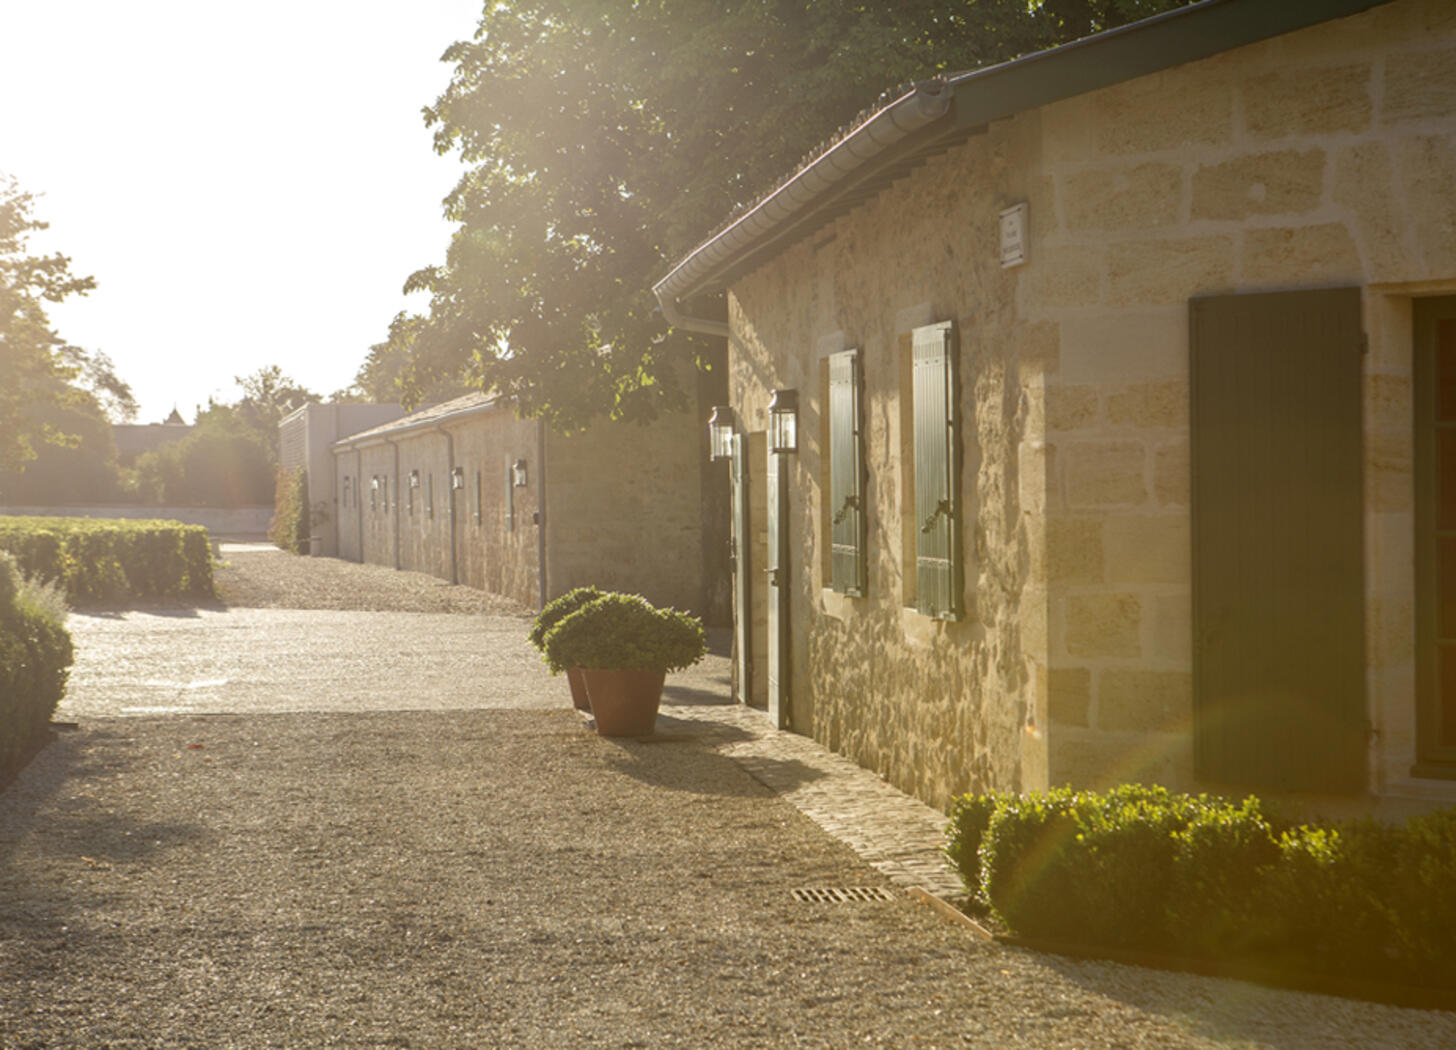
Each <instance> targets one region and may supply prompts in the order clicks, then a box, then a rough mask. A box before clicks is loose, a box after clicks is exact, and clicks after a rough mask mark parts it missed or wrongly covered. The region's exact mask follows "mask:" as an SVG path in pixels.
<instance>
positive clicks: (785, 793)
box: [662, 702, 965, 900]
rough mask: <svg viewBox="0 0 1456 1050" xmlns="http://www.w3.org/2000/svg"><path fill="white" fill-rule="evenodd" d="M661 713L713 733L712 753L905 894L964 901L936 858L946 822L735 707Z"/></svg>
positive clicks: (669, 707) (674, 708) (670, 708)
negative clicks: (725, 758)
mask: <svg viewBox="0 0 1456 1050" xmlns="http://www.w3.org/2000/svg"><path fill="white" fill-rule="evenodd" d="M662 711H663V714H665V715H668V716H669V717H673V718H682V719H691V720H693V721H695V722H698V723H700V724H702V725H704V726H708V727H712V729H711V730H710V731H709V735H706V736H705V739H708V740H714V739H715V738H716V744H715V746H716V750H717V751H718V752H719V753H720V754H723V755H727V756H728V757H730V758H732V759H733V761H735V762H736V763H738V765H739V766H741V767H742V768H743V769H744V771H745V772H747V773H748V775H749V776H751V777H753V778H754V779H755V780H757V781H758V782H759V783H761V784H763V785H764V786H765V787H767V788H769V789H770V790H772V791H774V792H775V793H776V794H778V795H779V796H780V797H782V798H783V799H785V800H786V801H788V802H790V803H792V804H793V805H794V806H795V807H796V808H797V809H798V810H799V812H801V813H803V814H804V815H805V816H807V817H808V818H809V819H810V820H812V821H814V823H816V824H818V825H819V826H820V827H821V828H823V829H824V830H825V831H826V832H828V833H829V834H830V835H832V836H833V837H834V838H836V839H838V840H839V841H840V842H843V843H844V844H845V845H847V846H848V847H849V848H850V849H852V850H854V852H855V853H857V854H858V855H859V856H860V858H861V859H863V860H864V861H866V862H867V863H869V864H870V865H871V866H872V867H874V868H875V869H876V870H878V871H880V872H882V873H883V874H884V875H885V876H886V877H887V878H889V879H890V881H891V882H894V883H895V884H896V885H899V886H904V887H905V888H906V889H909V888H912V887H916V886H918V887H920V888H922V889H925V890H928V891H929V892H931V893H933V894H934V895H935V896H937V897H940V898H942V899H945V900H949V899H955V898H959V897H962V896H964V894H965V890H964V887H963V886H962V885H961V880H960V877H959V876H958V875H957V874H956V872H955V870H954V869H953V868H951V866H950V864H949V863H948V862H947V861H946V859H945V857H944V855H943V854H942V853H941V851H940V847H941V845H942V844H943V843H944V842H945V827H946V817H945V814H944V813H941V812H940V811H939V810H937V809H935V808H933V807H931V806H927V805H926V804H925V803H923V802H920V801H919V800H917V799H913V798H911V797H909V796H908V795H906V794H904V793H903V792H900V791H897V790H896V789H895V788H893V787H891V786H890V785H889V784H887V783H885V782H884V781H883V780H881V779H880V778H879V777H878V776H876V775H875V774H874V773H872V772H870V771H869V770H867V769H864V768H863V767H861V766H859V765H856V764H855V763H854V762H851V761H850V760H849V759H847V758H845V757H844V756H842V755H836V754H834V753H832V752H830V751H828V750H826V749H825V748H824V747H823V746H822V745H820V744H819V743H818V742H817V741H815V740H812V739H810V738H809V737H805V736H800V735H798V734H796V733H789V732H784V731H783V730H779V729H775V728H774V727H773V726H772V725H771V724H770V723H769V721H768V717H767V716H766V715H765V714H764V713H763V712H762V711H759V710H756V709H754V708H749V707H744V706H742V705H741V704H732V705H682V706H679V705H674V704H671V703H668V702H664V703H663V708H662Z"/></svg>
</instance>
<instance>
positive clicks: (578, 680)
mask: <svg viewBox="0 0 1456 1050" xmlns="http://www.w3.org/2000/svg"><path fill="white" fill-rule="evenodd" d="M566 681H567V682H568V683H569V684H570V685H571V706H572V707H574V708H576V709H577V710H578V711H590V710H591V702H590V701H589V700H587V698H586V679H584V678H583V677H582V676H581V668H580V667H568V668H567V669H566Z"/></svg>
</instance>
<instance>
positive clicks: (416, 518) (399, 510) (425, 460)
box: [392, 430, 451, 580]
mask: <svg viewBox="0 0 1456 1050" xmlns="http://www.w3.org/2000/svg"><path fill="white" fill-rule="evenodd" d="M396 444H397V445H398V447H399V483H398V484H399V490H398V492H397V493H396V506H395V507H393V508H392V513H393V514H394V519H395V522H396V528H398V530H399V564H398V566H397V567H398V568H400V569H404V570H407V571H410V572H424V573H428V574H429V575H431V576H438V577H440V578H441V579H445V580H448V579H450V578H451V575H450V569H451V563H450V550H451V528H450V516H451V513H450V512H451V506H450V503H451V501H450V459H449V443H448V442H447V441H446V439H445V435H444V434H442V433H440V432H438V431H434V430H424V431H414V432H412V433H406V434H403V435H401V436H400V437H399V438H398V439H397V441H396Z"/></svg>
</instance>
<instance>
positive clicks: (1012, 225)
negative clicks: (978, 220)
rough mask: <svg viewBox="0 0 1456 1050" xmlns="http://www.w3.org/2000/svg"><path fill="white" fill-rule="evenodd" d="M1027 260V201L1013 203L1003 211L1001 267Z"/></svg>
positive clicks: (1016, 264)
mask: <svg viewBox="0 0 1456 1050" xmlns="http://www.w3.org/2000/svg"><path fill="white" fill-rule="evenodd" d="M1024 262H1026V202H1025V201H1022V202H1021V203H1020V204H1013V205H1012V206H1011V207H1009V208H1007V209H1006V210H1005V211H1003V212H1002V213H1001V268H1002V269H1003V270H1005V269H1009V268H1011V267H1012V266H1020V265H1021V264H1022V263H1024Z"/></svg>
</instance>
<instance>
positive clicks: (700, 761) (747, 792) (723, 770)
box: [605, 740, 765, 798]
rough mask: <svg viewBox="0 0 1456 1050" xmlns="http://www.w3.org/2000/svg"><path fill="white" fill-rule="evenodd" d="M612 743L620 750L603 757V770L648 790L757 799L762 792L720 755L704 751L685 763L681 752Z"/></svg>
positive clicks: (645, 742) (640, 743)
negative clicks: (656, 789) (624, 777)
mask: <svg viewBox="0 0 1456 1050" xmlns="http://www.w3.org/2000/svg"><path fill="white" fill-rule="evenodd" d="M614 742H615V743H616V744H617V745H618V746H619V747H620V748H621V751H620V752H618V753H617V754H612V755H608V756H606V759H605V765H606V767H607V769H608V770H609V771H611V772H613V773H620V774H622V775H623V776H626V777H630V778H632V779H633V780H635V781H637V782H638V783H641V784H646V785H647V786H649V787H653V788H661V789H666V790H668V791H682V792H686V793H689V794H694V795H717V796H720V797H723V798H761V797H762V796H763V795H764V793H765V792H764V788H763V786H762V785H761V784H757V783H755V782H754V781H753V780H752V779H750V778H749V777H745V776H744V775H743V772H742V770H740V769H739V768H738V765H737V764H736V763H735V762H734V761H733V760H732V759H730V758H728V757H726V756H724V755H719V754H715V753H714V752H712V751H707V750H704V751H702V752H701V753H700V754H699V755H697V756H694V758H693V760H692V761H691V762H686V761H683V758H682V756H683V752H682V751H679V750H676V749H673V750H671V751H664V750H663V749H661V748H658V747H654V746H653V742H652V741H648V740H617V741H614ZM668 756H671V757H668Z"/></svg>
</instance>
